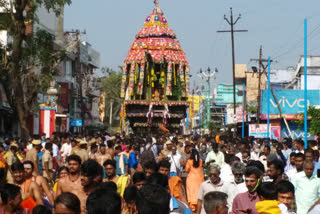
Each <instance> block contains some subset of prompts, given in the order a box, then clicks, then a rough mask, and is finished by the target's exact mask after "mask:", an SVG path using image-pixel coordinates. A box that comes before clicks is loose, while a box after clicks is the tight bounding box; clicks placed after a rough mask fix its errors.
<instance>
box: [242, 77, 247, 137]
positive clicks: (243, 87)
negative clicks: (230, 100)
mask: <svg viewBox="0 0 320 214" xmlns="http://www.w3.org/2000/svg"><path fill="white" fill-rule="evenodd" d="M245 87H246V85H245V84H244V83H243V84H242V91H243V93H242V99H243V100H242V138H244V110H245V106H244V104H245V103H244V98H245Z"/></svg>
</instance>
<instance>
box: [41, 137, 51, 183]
mask: <svg viewBox="0 0 320 214" xmlns="http://www.w3.org/2000/svg"><path fill="white" fill-rule="evenodd" d="M51 152H52V143H46V145H45V152H44V154H43V156H42V175H43V177H44V178H46V179H48V181H49V182H51V180H52V174H53V162H52V156H51Z"/></svg>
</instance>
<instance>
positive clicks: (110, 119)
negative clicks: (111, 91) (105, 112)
mask: <svg viewBox="0 0 320 214" xmlns="http://www.w3.org/2000/svg"><path fill="white" fill-rule="evenodd" d="M112 107H113V100H112V99H111V100H110V117H109V126H110V127H109V128H110V131H111V129H112Z"/></svg>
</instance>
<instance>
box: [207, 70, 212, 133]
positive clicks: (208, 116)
mask: <svg viewBox="0 0 320 214" xmlns="http://www.w3.org/2000/svg"><path fill="white" fill-rule="evenodd" d="M210 94H211V93H210V72H209V75H208V97H207V127H208V123H209V122H210Z"/></svg>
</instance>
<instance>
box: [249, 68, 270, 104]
mask: <svg viewBox="0 0 320 214" xmlns="http://www.w3.org/2000/svg"><path fill="white" fill-rule="evenodd" d="M258 87H259V73H254V72H246V94H247V96H246V98H247V102H252V101H257V97H258V94H259V93H258ZM260 89H261V90H264V89H266V78H265V75H264V74H261V85H260Z"/></svg>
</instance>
